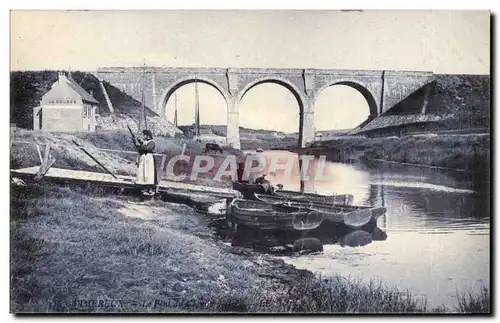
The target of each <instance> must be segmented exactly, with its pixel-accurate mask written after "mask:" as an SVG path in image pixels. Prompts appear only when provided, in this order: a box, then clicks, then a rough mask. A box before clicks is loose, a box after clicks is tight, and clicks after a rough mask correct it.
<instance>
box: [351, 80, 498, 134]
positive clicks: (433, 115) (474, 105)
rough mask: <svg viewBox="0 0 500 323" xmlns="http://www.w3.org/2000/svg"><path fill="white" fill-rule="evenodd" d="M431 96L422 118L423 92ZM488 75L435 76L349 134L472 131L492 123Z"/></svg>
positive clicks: (484, 127) (488, 126)
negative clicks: (432, 80)
mask: <svg viewBox="0 0 500 323" xmlns="http://www.w3.org/2000/svg"><path fill="white" fill-rule="evenodd" d="M426 90H430V96H429V101H428V105H427V108H426V111H425V114H422V113H421V112H422V103H423V102H424V101H423V100H424V96H425V91H426ZM490 97H491V90H490V76H489V75H451V74H442V75H436V80H435V81H434V82H432V83H430V84H429V85H427V86H425V87H423V88H421V89H419V90H418V91H416V92H415V93H413V94H411V95H410V96H408V97H407V98H405V99H404V100H403V101H401V102H400V103H398V104H397V105H395V106H394V107H393V108H392V109H391V110H389V111H388V112H387V113H384V114H383V115H381V116H379V117H376V118H375V119H374V120H372V121H370V122H368V123H367V124H366V125H363V127H362V128H361V129H356V130H354V131H353V132H351V134H355V133H365V134H368V132H369V133H371V134H374V133H377V135H379V136H383V135H393V134H395V133H402V132H403V133H404V132H425V131H455V130H457V131H465V132H467V131H469V130H470V131H475V130H477V129H483V131H484V129H489V128H490V123H491V103H490Z"/></svg>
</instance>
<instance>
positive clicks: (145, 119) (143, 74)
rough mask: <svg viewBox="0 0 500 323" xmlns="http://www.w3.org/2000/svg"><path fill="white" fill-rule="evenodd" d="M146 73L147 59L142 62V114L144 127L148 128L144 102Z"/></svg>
mask: <svg viewBox="0 0 500 323" xmlns="http://www.w3.org/2000/svg"><path fill="white" fill-rule="evenodd" d="M145 75H146V60H145V59H143V62H142V87H141V90H142V93H141V105H142V116H143V118H144V129H146V130H147V129H148V120H147V117H146V105H145V104H144V100H145V95H144V87H145Z"/></svg>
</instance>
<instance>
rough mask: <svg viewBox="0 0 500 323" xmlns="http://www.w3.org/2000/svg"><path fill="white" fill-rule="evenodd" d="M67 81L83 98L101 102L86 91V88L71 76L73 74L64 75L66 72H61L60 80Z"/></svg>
mask: <svg viewBox="0 0 500 323" xmlns="http://www.w3.org/2000/svg"><path fill="white" fill-rule="evenodd" d="M61 77H62V80H63V81H65V82H66V83H67V84H68V85H69V86H70V87H71V88H72V89H73V90H74V91H75V92H76V93H78V95H79V96H80V97H81V98H82V100H84V101H87V102H92V103H96V104H99V101H97V100H96V99H95V98H94V97H93V96H92V95H91V94H90V93H88V92H87V91H85V89H84V88H82V87H81V86H80V85H79V84H78V83H76V81H75V80H73V78H72V77H71V75H69V74H68V75H67V76H66V75H64V74H59V80H61Z"/></svg>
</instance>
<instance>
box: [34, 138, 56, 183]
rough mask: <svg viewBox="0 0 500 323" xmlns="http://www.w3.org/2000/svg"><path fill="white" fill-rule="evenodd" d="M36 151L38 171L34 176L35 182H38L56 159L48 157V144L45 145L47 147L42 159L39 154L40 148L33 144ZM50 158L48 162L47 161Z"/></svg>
mask: <svg viewBox="0 0 500 323" xmlns="http://www.w3.org/2000/svg"><path fill="white" fill-rule="evenodd" d="M35 145H36V148H37V151H38V157H40V162H41V165H40V169H39V170H38V172H37V174H36V175H35V180H40V179H42V178H43V177H44V176H45V175H46V174H47V172H48V171H49V169H50V168H51V167H52V165H54V163H55V162H56V159H55V158H54V157H51V156H50V143H47V146H45V154H44V157H43V158H42V153H41V152H40V148H39V146H38V144H35ZM49 158H50V160H49Z"/></svg>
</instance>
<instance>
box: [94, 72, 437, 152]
mask: <svg viewBox="0 0 500 323" xmlns="http://www.w3.org/2000/svg"><path fill="white" fill-rule="evenodd" d="M144 74H146V77H145V79H146V80H147V82H146V84H145V97H146V102H145V104H146V106H147V107H148V108H150V109H151V110H153V111H155V112H157V113H158V114H160V115H162V116H165V106H166V103H167V101H168V99H169V98H170V96H171V95H172V94H173V93H174V91H175V90H177V89H178V88H180V87H181V86H183V85H186V84H189V83H193V82H195V80H196V81H198V82H201V83H205V84H208V85H211V86H213V87H214V88H216V89H217V91H218V92H219V93H220V94H221V95H222V96H223V97H224V99H225V100H226V103H227V143H228V144H229V145H231V146H232V147H234V148H240V136H239V104H240V102H241V100H242V98H243V96H244V95H245V94H246V93H247V92H248V91H249V90H250V89H252V88H253V87H255V86H257V85H259V84H262V83H276V84H279V85H282V86H284V87H285V88H287V89H288V90H289V91H290V92H291V93H292V94H293V95H294V97H295V98H296V99H297V103H298V105H299V109H300V113H299V125H300V126H299V145H300V146H301V147H305V145H306V144H307V143H309V142H311V141H313V140H314V105H315V103H316V100H317V98H318V96H319V94H320V93H321V91H323V90H324V89H326V88H328V87H330V86H333V85H336V84H341V85H347V86H350V87H352V88H354V89H356V90H358V91H359V92H360V93H361V94H362V95H363V96H364V97H365V99H366V101H367V102H368V105H369V107H370V116H369V118H374V117H376V116H378V115H380V114H382V113H385V112H387V111H388V110H389V109H391V108H392V107H393V106H394V105H396V104H397V103H399V102H400V101H402V100H403V99H405V98H406V97H407V96H409V95H410V94H412V93H413V92H415V91H417V90H418V89H420V88H421V87H423V86H425V85H426V84H428V83H430V82H432V81H433V80H434V74H433V73H432V72H416V71H373V70H333V69H331V70H330V69H278V68H272V69H268V68H160V67H147V68H141V67H132V68H125V67H108V68H100V69H98V71H97V77H98V78H99V80H101V81H102V80H105V81H107V82H109V83H110V84H111V85H113V86H115V87H117V88H120V89H121V90H122V91H124V92H126V93H127V94H128V95H130V96H132V97H133V98H135V99H137V100H140V98H141V94H142V93H141V84H143V83H142V82H143V78H142V76H143V75H144ZM108 104H109V103H108ZM290 108H296V107H290Z"/></svg>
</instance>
